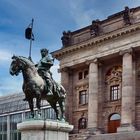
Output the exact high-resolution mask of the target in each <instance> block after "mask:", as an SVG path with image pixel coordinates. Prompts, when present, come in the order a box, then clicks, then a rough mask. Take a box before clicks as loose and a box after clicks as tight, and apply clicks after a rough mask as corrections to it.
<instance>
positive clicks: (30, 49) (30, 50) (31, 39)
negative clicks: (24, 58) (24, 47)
mask: <svg viewBox="0 0 140 140" xmlns="http://www.w3.org/2000/svg"><path fill="white" fill-rule="evenodd" d="M33 22H34V19H32V23H31V29H32V30H33ZM32 30H31V31H32ZM32 41H33V37H32V32H31V38H30V48H29V59H30V60H32V58H31V52H32Z"/></svg>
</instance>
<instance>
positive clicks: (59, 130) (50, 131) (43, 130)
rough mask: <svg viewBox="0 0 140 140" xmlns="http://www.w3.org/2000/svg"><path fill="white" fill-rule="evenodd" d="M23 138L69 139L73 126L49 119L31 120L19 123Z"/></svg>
mask: <svg viewBox="0 0 140 140" xmlns="http://www.w3.org/2000/svg"><path fill="white" fill-rule="evenodd" d="M17 129H18V130H19V131H20V132H21V140H68V139H69V132H70V131H72V129H73V126H72V125H69V124H68V123H63V122H59V121H49V120H45V121H44V120H31V121H25V122H22V123H19V124H18V125H17Z"/></svg>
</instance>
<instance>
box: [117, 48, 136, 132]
mask: <svg viewBox="0 0 140 140" xmlns="http://www.w3.org/2000/svg"><path fill="white" fill-rule="evenodd" d="M120 54H121V55H123V72H122V105H121V127H119V128H118V129H117V131H118V132H120V131H134V130H135V128H134V126H133V116H134V115H133V113H135V112H134V107H135V103H134V102H133V101H134V100H133V99H134V93H133V67H132V49H128V50H126V51H122V52H121V53H120Z"/></svg>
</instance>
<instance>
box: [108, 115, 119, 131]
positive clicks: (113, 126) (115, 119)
mask: <svg viewBox="0 0 140 140" xmlns="http://www.w3.org/2000/svg"><path fill="white" fill-rule="evenodd" d="M120 120H121V116H120V115H119V114H117V113H115V114H112V115H111V116H110V117H109V119H108V133H116V132H117V128H118V127H119V126H120Z"/></svg>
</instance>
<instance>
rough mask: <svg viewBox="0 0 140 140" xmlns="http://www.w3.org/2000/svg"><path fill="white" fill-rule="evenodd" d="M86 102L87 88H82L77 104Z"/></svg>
mask: <svg viewBox="0 0 140 140" xmlns="http://www.w3.org/2000/svg"><path fill="white" fill-rule="evenodd" d="M87 103H88V94H87V90H83V91H80V92H79V104H80V105H85V104H87Z"/></svg>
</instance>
